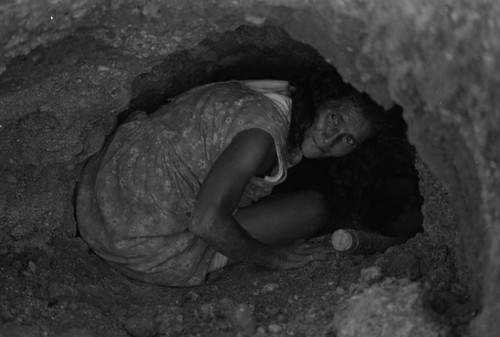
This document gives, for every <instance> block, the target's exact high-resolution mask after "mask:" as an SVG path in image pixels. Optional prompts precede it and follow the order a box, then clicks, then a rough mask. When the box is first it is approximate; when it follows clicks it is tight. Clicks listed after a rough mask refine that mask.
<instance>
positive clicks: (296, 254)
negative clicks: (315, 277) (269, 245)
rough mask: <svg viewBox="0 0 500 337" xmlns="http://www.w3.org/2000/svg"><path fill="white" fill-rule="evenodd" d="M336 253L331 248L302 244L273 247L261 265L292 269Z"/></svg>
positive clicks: (322, 259)
mask: <svg viewBox="0 0 500 337" xmlns="http://www.w3.org/2000/svg"><path fill="white" fill-rule="evenodd" d="M332 253H336V251H335V249H333V248H332V247H326V246H324V245H321V244H313V245H311V244H302V245H300V246H298V245H296V244H295V245H291V246H287V247H275V248H273V249H272V250H271V251H270V252H269V253H268V254H267V256H268V257H267V258H264V261H263V263H262V264H263V265H265V266H267V267H269V268H272V269H294V268H300V267H303V266H305V265H306V264H308V263H310V262H313V261H324V260H326V258H327V256H328V254H332Z"/></svg>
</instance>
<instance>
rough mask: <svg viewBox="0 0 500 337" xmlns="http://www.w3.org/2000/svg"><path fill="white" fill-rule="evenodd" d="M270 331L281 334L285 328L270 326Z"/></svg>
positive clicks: (275, 325) (276, 325)
mask: <svg viewBox="0 0 500 337" xmlns="http://www.w3.org/2000/svg"><path fill="white" fill-rule="evenodd" d="M268 329H269V332H271V333H280V332H281V331H282V330H283V328H282V327H281V326H280V325H278V324H269V326H268Z"/></svg>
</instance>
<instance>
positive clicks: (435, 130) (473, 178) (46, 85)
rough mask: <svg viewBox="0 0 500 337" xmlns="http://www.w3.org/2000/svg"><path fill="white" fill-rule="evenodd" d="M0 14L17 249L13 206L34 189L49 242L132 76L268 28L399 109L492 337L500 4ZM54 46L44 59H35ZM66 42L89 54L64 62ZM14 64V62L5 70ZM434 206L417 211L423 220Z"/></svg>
mask: <svg viewBox="0 0 500 337" xmlns="http://www.w3.org/2000/svg"><path fill="white" fill-rule="evenodd" d="M0 9H1V10H0V22H1V24H0V25H1V29H0V42H1V43H2V47H3V48H2V49H1V51H0V72H2V71H3V75H2V78H1V79H0V87H1V92H2V93H1V95H0V143H1V144H2V145H1V147H0V158H1V169H2V171H3V174H2V179H1V182H0V188H2V189H3V190H4V191H6V192H8V193H2V197H0V205H1V207H2V209H3V210H4V212H2V213H3V215H2V217H3V218H2V223H3V224H2V226H9V231H10V235H11V236H13V237H15V238H16V237H17V239H18V240H22V238H23V231H25V228H23V226H24V225H23V224H24V223H25V219H21V218H20V216H19V214H18V213H19V212H17V211H16V210H18V209H19V207H17V208H16V207H14V206H15V205H17V204H16V202H20V203H21V204H23V205H27V204H29V203H30V202H31V200H25V199H26V198H28V197H27V196H30V195H32V194H30V192H29V190H30V188H32V186H34V184H41V185H42V187H44V188H42V189H38V191H43V192H40V194H39V195H37V196H36V198H35V199H36V200H38V201H34V202H32V204H34V205H35V206H36V207H35V206H33V207H32V208H31V211H30V212H31V213H30V216H31V218H32V219H31V220H30V223H31V226H35V227H36V228H37V230H38V231H39V233H46V232H47V231H50V230H51V229H54V228H57V226H58V223H59V222H61V221H63V220H64V223H68V221H69V220H68V219H70V218H71V212H63V213H64V214H60V213H57V212H55V209H61V208H62V207H63V206H64V203H66V205H68V204H69V201H68V199H69V196H70V195H71V191H72V188H73V186H74V183H75V179H76V178H75V177H76V175H77V173H78V167H79V166H78V165H80V163H81V162H82V161H83V160H84V159H85V158H87V157H88V156H89V155H90V154H91V153H93V152H95V151H97V150H98V148H99V147H100V146H101V144H102V142H103V140H104V138H105V136H106V135H107V134H109V132H110V130H111V129H112V128H113V125H114V120H115V118H116V116H117V114H118V113H119V112H120V111H123V110H125V109H126V108H127V107H128V104H129V101H130V99H131V98H132V97H133V96H134V92H133V90H132V87H133V86H132V84H133V80H134V79H135V78H137V76H138V75H139V74H148V73H150V72H151V69H154V67H155V66H157V65H159V64H160V63H161V61H162V59H163V58H164V57H166V56H168V55H171V54H173V53H175V52H178V51H181V50H185V49H188V48H192V47H194V46H196V45H197V44H198V43H199V42H200V41H201V40H203V39H204V38H205V37H207V36H211V35H212V34H217V33H220V32H224V31H228V30H231V29H234V28H236V27H237V26H239V25H240V24H253V25H257V26H260V25H267V24H274V25H278V26H281V27H284V28H285V29H286V30H287V31H288V32H289V33H290V34H291V35H292V36H293V37H294V38H296V39H298V40H301V41H304V42H306V43H308V44H310V45H312V46H313V47H315V48H317V49H318V50H319V51H320V53H321V54H322V55H323V56H324V57H325V58H327V59H328V60H329V61H330V62H332V63H333V64H334V65H335V66H336V67H337V69H338V70H339V72H340V73H341V74H342V76H343V78H344V79H345V80H346V81H348V82H350V83H352V84H353V85H354V86H356V87H357V88H358V89H361V90H365V91H367V92H369V93H370V94H371V96H372V97H373V98H375V99H376V100H377V101H379V102H380V103H381V104H384V105H385V106H390V105H391V104H392V103H393V102H396V103H398V104H400V105H401V106H403V108H404V111H405V119H406V120H407V122H408V124H409V137H410V140H411V141H412V142H413V143H414V144H415V146H416V148H417V150H418V152H419V154H420V156H421V157H422V159H423V161H424V162H425V164H426V166H428V167H429V168H430V169H431V170H432V172H433V174H434V175H435V176H436V177H437V178H438V179H439V182H436V181H434V180H432V179H430V178H429V181H428V183H433V184H434V183H436V184H438V185H440V184H442V185H443V187H444V190H442V193H439V194H436V196H437V195H438V197H437V198H441V200H447V198H449V201H450V202H451V205H452V207H453V209H454V211H455V213H456V215H457V217H456V218H455V217H453V216H452V217H450V218H453V219H456V220H457V223H458V228H459V233H460V236H459V237H458V240H459V241H461V242H462V244H463V249H464V254H465V260H464V261H463V262H465V263H467V265H468V267H469V269H470V270H471V271H472V273H471V275H472V276H473V277H472V281H473V283H472V286H473V288H474V289H475V290H476V293H477V294H478V296H482V298H483V301H482V302H483V311H482V312H481V313H480V315H479V317H477V318H476V319H475V321H474V323H473V327H474V334H475V335H476V336H496V335H497V334H498V331H500V330H499V326H498V324H499V323H498V320H497V317H498V316H499V315H500V309H499V308H498V303H499V301H500V290H499V288H498V286H497V284H498V283H499V282H500V208H499V207H498V205H499V204H500V168H499V165H500V151H498V149H499V148H500V133H499V132H498V131H499V129H500V114H499V113H498V112H497V110H496V108H497V106H498V103H499V102H498V101H499V100H500V95H499V93H498V91H499V90H500V89H498V88H500V86H499V85H498V84H499V83H498V82H499V81H500V79H499V77H500V75H498V72H496V71H495V69H496V68H498V66H497V62H498V61H497V59H498V56H499V54H500V45H499V44H500V39H498V36H499V35H500V29H499V24H500V23H499V21H498V19H497V18H498V17H499V14H500V13H499V12H500V4H499V3H498V2H495V1H486V0H484V1H475V2H471V1H465V0H463V1H460V0H441V1H435V0H425V1H418V2H415V1H409V0H404V1H401V0H385V1H377V2H373V1H363V0H360V1H343V0H331V1H319V0H311V1H307V2H304V1H299V0H289V1H285V0H266V1H265V0H260V1H258V0H254V1H244V0H235V1H225V0H223V1H203V2H202V1H194V0H193V1H180V0H172V1H165V2H160V1H146V0H143V1H120V0H112V1H107V2H100V1H64V0H60V1H48V0H47V1H35V0H31V1H30V0H26V1H22V2H18V1H7V2H3V3H2V4H1V5H0ZM67 36H72V37H71V39H70V40H63V39H62V38H63V37H67ZM53 41H55V44H54V45H51V46H50V50H51V51H52V55H53V56H52V58H50V57H46V56H45V55H47V53H40V50H39V49H38V50H35V48H36V47H38V46H48V45H49V43H50V42H53ZM68 43H74V48H85V50H88V52H87V53H86V54H85V55H83V56H82V55H77V54H75V55H73V56H72V55H71V53H72V50H73V51H74V50H75V49H74V48H73V49H72V48H68V47H67V44H68ZM205 51H206V52H207V53H209V52H210V50H209V49H206V50H205ZM109 53H111V54H114V55H115V58H114V59H113V58H109V57H108V56H107V55H108V54H109ZM198 53H200V55H201V54H204V52H203V50H198ZM49 54H50V53H49ZM104 54H106V56H103V55H104ZM40 55H44V56H43V57H42V56H40ZM204 55H205V54H204ZM15 56H23V57H24V58H23V59H22V60H19V59H18V60H17V61H15V62H14V63H12V64H11V66H9V67H7V68H5V67H4V66H5V65H6V64H7V63H8V62H10V61H11V60H13V58H14V57H15ZM205 56H206V55H205ZM193 59H196V55H194V57H193ZM171 65H172V67H175V66H176V64H175V62H173V63H171ZM5 69H6V70H5ZM27 69H28V70H27ZM182 71H183V70H182V69H181V70H179V72H178V74H179V75H178V76H182V75H180V74H182ZM40 79H43V80H40ZM171 83H174V84H172V87H173V88H174V89H175V81H174V80H172V82H171ZM54 172H56V174H55V178H54V176H53V175H54ZM423 176H426V175H425V174H423ZM425 179H427V178H425ZM423 183H424V184H425V183H426V181H424V182H423ZM440 188H441V187H439V188H437V189H440ZM33 198H34V197H33ZM57 200H64V202H63V204H60V203H59V204H58V203H56V204H54V202H55V201H57ZM433 202H435V200H426V207H427V208H428V210H429V209H431V208H432V207H436V206H435V205H433ZM435 209H439V207H437V208H435ZM443 210H444V211H445V212H448V211H449V209H443ZM16 212H17V213H16ZM24 213H26V212H24ZM451 213H453V212H451ZM429 219H430V218H429V217H428V218H427V221H426V231H427V232H428V233H430V234H435V237H436V240H438V239H439V240H442V239H444V240H445V241H447V242H448V244H449V245H450V247H452V248H455V247H456V244H457V242H456V241H457V240H455V237H456V236H455V228H454V227H453V226H450V223H447V226H444V227H443V226H441V225H440V224H439V223H438V222H432V221H429ZM453 221H455V220H453ZM13 224H14V225H13ZM70 231H71V230H70ZM2 241H4V240H2ZM459 245H460V242H459ZM458 258H459V259H460V257H458Z"/></svg>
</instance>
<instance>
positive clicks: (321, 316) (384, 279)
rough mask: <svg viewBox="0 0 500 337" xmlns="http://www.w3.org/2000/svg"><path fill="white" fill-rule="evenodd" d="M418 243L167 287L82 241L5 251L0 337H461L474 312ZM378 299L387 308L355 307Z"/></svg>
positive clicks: (440, 262)
mask: <svg viewBox="0 0 500 337" xmlns="http://www.w3.org/2000/svg"><path fill="white" fill-rule="evenodd" d="M328 239H329V235H326V236H323V237H320V238H317V239H315V241H317V242H320V243H322V244H325V245H326V244H328ZM426 244H428V243H427V239H426V238H425V236H424V235H421V234H419V235H417V237H415V238H413V239H411V240H410V241H408V242H407V243H406V244H404V245H402V246H397V247H391V248H389V249H388V250H387V251H386V252H385V253H383V254H382V253H378V254H374V255H369V256H363V255H342V254H334V255H331V256H330V257H329V259H328V260H326V261H322V262H314V263H311V264H309V265H308V266H306V267H303V268H301V269H297V270H288V271H278V270H268V269H265V268H262V267H259V266H255V265H250V264H239V265H234V266H229V267H226V268H224V269H222V270H220V271H218V272H214V273H212V274H210V275H209V277H208V279H207V282H206V284H204V285H202V286H199V287H193V288H167V287H160V286H156V285H150V284H144V283H140V282H136V281H134V280H131V279H129V278H127V277H125V276H123V275H121V274H119V273H118V272H116V271H115V270H113V269H112V268H110V267H109V266H108V265H107V264H106V263H105V262H104V261H103V260H101V259H100V258H98V257H97V256H95V255H93V254H92V253H91V252H89V250H88V247H87V246H86V245H85V243H84V242H83V241H81V240H80V239H79V238H73V239H68V238H64V237H55V238H54V239H53V246H52V249H51V250H50V251H49V250H44V251H42V250H36V249H34V250H31V251H24V252H17V253H16V252H7V251H4V252H2V253H1V260H0V261H1V262H0V282H1V284H2V285H3V286H2V288H1V290H0V315H1V316H0V317H1V320H2V322H3V323H4V325H3V326H2V327H1V328H0V336H27V337H35V336H36V337H38V336H58V337H62V336H82V337H83V336H85V337H90V336H109V337H113V336H136V337H146V336H357V335H359V334H358V333H359V332H360V331H362V330H360V329H365V328H367V326H368V327H369V326H370V325H373V324H374V326H377V325H383V326H385V328H384V329H385V332H384V333H381V334H379V333H375V334H374V336H434V335H435V336H447V335H449V336H467V323H468V321H469V320H470V319H471V317H472V316H473V315H474V313H475V311H476V309H477V308H476V307H475V305H473V304H472V303H471V302H470V301H469V299H468V298H467V295H466V291H465V289H463V288H461V287H460V286H459V284H457V283H456V282H457V281H456V279H455V278H454V271H453V263H452V262H451V261H452V259H450V257H449V256H448V257H447V256H446V254H443V251H442V250H439V249H434V250H430V251H429V250H427V249H426V247H425V245H426ZM422 248H424V249H422ZM419 252H420V253H419ZM424 264H425V266H424ZM422 275H425V276H422ZM384 289H390V291H388V293H387V294H379V293H378V292H380V291H384ZM408 291H409V292H410V294H407V293H406V292H408ZM373 292H375V294H376V295H374V296H375V297H373V298H371V297H370V296H371V295H370V293H373ZM394 294H400V295H401V296H400V297H401V298H391V297H388V296H395V295H394ZM398 296H399V295H398ZM384 298H385V300H388V301H389V303H390V304H389V305H388V306H385V307H384V306H380V307H378V308H375V309H373V308H372V309H373V310H372V309H370V314H369V316H366V313H363V312H361V311H360V310H364V309H363V308H366V307H367V306H370V305H374V303H376V302H377V301H381V300H384ZM356 301H357V302H360V303H357V302H356ZM356 303H357V304H356ZM381 303H382V302H381ZM395 308H396V309H395ZM388 310H389V311H388ZM394 310H395V311H394ZM365 316H366V317H365ZM394 317H398V319H400V320H404V322H405V324H406V327H405V329H404V330H402V328H401V326H400V325H398V324H399V323H397V322H394ZM352 319H354V320H359V321H358V322H357V325H356V328H355V329H357V330H352V329H350V328H349V324H348V323H349V320H352ZM370 320H372V321H373V322H370ZM408 324H410V328H408ZM363 326H364V328H363ZM370 329H371V328H370Z"/></svg>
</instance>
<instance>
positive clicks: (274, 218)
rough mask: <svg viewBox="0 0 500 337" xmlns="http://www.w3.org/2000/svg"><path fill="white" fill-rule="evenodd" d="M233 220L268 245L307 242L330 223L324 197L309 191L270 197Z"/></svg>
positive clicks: (246, 209)
mask: <svg viewBox="0 0 500 337" xmlns="http://www.w3.org/2000/svg"><path fill="white" fill-rule="evenodd" d="M234 217H235V219H236V220H237V221H238V222H239V224H240V225H241V226H242V227H243V228H245V230H246V231H247V232H248V233H249V234H250V235H252V236H253V237H254V238H256V239H257V240H259V241H261V242H263V243H267V244H271V245H273V244H286V243H291V242H293V241H296V240H299V239H309V238H311V237H313V236H314V235H315V234H316V233H318V232H319V231H320V230H321V229H322V228H323V227H324V226H325V225H327V224H328V222H329V221H330V215H329V211H328V204H327V202H326V200H325V198H324V197H323V196H322V195H321V194H319V193H317V192H312V191H306V192H299V193H293V194H289V195H280V196H269V197H266V198H264V199H262V200H259V201H258V202H257V203H255V204H254V205H252V206H250V207H245V208H241V209H239V210H238V211H237V212H236V214H235V215H234Z"/></svg>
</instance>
